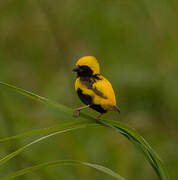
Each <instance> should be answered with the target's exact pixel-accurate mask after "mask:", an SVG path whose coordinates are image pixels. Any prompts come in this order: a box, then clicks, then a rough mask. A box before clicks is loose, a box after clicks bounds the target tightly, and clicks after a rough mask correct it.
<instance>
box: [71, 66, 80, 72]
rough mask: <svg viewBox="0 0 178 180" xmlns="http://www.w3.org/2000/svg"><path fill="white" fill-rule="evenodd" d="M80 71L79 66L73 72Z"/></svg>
mask: <svg viewBox="0 0 178 180" xmlns="http://www.w3.org/2000/svg"><path fill="white" fill-rule="evenodd" d="M79 70H80V67H79V66H76V67H74V69H72V71H74V72H78V71H79Z"/></svg>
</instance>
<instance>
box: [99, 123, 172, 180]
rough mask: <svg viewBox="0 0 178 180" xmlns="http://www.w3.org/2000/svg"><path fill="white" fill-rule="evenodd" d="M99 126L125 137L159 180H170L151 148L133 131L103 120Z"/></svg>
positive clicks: (127, 127)
mask: <svg viewBox="0 0 178 180" xmlns="http://www.w3.org/2000/svg"><path fill="white" fill-rule="evenodd" d="M100 124H102V125H103V126H106V127H108V128H111V129H114V130H115V131H119V132H120V133H121V134H123V135H124V136H125V137H127V138H128V139H129V140H130V141H131V142H132V143H133V144H134V145H135V146H136V147H137V148H138V149H139V150H140V151H141V152H142V153H143V154H144V156H145V158H146V159H147V160H148V162H149V163H150V165H151V166H152V167H153V169H154V170H155V172H156V173H157V175H158V177H159V179H160V180H170V177H169V174H168V171H167V169H166V167H165V166H164V164H163V162H162V161H161V159H160V157H159V156H158V154H157V153H156V152H155V151H154V150H153V149H152V148H151V146H150V145H149V144H148V142H147V141H146V140H145V139H144V138H143V137H142V136H141V135H140V134H139V133H138V132H137V131H136V130H134V129H132V128H130V127H129V126H127V125H125V124H122V123H120V122H116V121H111V120H104V121H101V122H100Z"/></svg>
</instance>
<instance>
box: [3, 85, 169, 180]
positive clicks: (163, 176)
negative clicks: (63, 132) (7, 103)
mask: <svg viewBox="0 0 178 180" xmlns="http://www.w3.org/2000/svg"><path fill="white" fill-rule="evenodd" d="M0 85H3V86H6V87H8V88H10V89H12V90H14V91H16V92H18V93H20V94H22V95H25V96H28V97H30V98H32V99H35V100H37V101H40V102H42V103H44V104H47V105H50V106H52V107H55V108H57V109H58V110H59V111H61V112H65V113H67V114H69V115H71V118H72V114H73V110H72V109H71V108H68V107H66V106H64V105H61V104H59V103H57V102H54V101H51V100H49V99H47V98H44V97H41V96H38V95H36V94H34V93H31V92H28V91H26V90H23V89H21V88H17V87H15V86H12V85H9V84H6V83H3V82H0ZM81 117H82V118H83V119H85V120H86V119H87V120H95V119H94V118H92V117H91V116H88V115H86V114H83V113H81ZM99 124H100V125H102V126H105V127H108V128H111V129H113V130H116V131H117V132H120V133H121V134H122V135H124V136H125V137H127V138H128V139H129V140H130V141H131V142H132V143H133V144H135V145H136V147H137V148H138V149H139V150H140V151H141V152H142V153H143V155H144V156H145V158H146V159H147V160H148V162H149V163H150V165H151V166H152V167H153V169H154V170H155V172H156V173H157V175H158V177H159V179H160V180H170V177H169V175H168V172H167V169H166V167H165V166H164V164H163V163H162V161H161V159H160V158H159V156H158V155H157V154H156V153H155V151H154V150H153V149H152V148H151V146H150V145H149V144H148V143H147V142H146V140H145V139H144V138H143V137H142V136H141V135H140V134H139V133H138V132H137V131H135V130H134V129H132V128H130V127H128V126H127V125H125V124H123V123H120V122H116V121H111V120H103V121H101V122H100V123H99ZM54 135H55V134H54ZM49 136H50V135H49ZM14 138H15V137H14ZM41 140H43V138H41ZM36 141H37V142H39V141H38V140H36ZM37 142H35V143H37ZM32 144H34V143H32ZM30 145H31V144H30ZM27 147H28V146H27ZM25 148H26V146H25ZM22 151H23V148H22ZM14 153H16V152H14ZM19 153H20V152H19ZM19 153H18V154H19ZM11 155H13V157H14V156H16V154H13V153H12V154H10V155H9V156H11ZM9 156H6V157H7V159H4V160H5V161H7V160H8V158H9ZM10 159H11V158H10ZM4 160H3V159H2V161H1V160H0V165H1V163H2V162H4Z"/></svg>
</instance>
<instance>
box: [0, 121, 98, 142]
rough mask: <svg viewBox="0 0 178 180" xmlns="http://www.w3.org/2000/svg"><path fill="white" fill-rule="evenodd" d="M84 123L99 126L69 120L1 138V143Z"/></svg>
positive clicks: (92, 124) (93, 124)
mask: <svg viewBox="0 0 178 180" xmlns="http://www.w3.org/2000/svg"><path fill="white" fill-rule="evenodd" d="M84 123H90V124H91V126H97V124H96V123H94V122H92V121H84V120H77V121H75V122H72V123H71V122H69V123H62V124H57V125H55V126H52V127H48V128H41V129H36V130H32V131H28V132H24V133H21V134H18V135H14V136H10V137H5V138H1V139H0V143H3V142H6V141H10V140H15V139H19V138H23V137H28V136H33V135H36V134H42V133H52V132H55V131H60V130H64V129H67V128H73V127H76V126H80V125H83V124H84Z"/></svg>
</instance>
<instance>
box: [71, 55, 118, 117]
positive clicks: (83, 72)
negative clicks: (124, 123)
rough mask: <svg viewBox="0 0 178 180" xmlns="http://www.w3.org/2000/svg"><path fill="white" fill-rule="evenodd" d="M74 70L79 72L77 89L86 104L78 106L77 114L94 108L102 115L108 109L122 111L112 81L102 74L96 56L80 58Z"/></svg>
mask: <svg viewBox="0 0 178 180" xmlns="http://www.w3.org/2000/svg"><path fill="white" fill-rule="evenodd" d="M73 71H75V72H77V79H76V81H75V90H76V91H77V94H78V96H79V98H80V100H81V101H82V102H83V103H84V104H86V106H84V107H80V108H77V109H76V111H77V116H80V110H82V109H85V108H88V107H90V108H92V109H94V110H96V111H98V112H100V115H99V116H98V117H97V120H100V117H101V115H102V114H103V113H106V112H107V111H117V112H120V110H119V108H118V107H117V106H116V98H115V94H114V90H113V88H112V85H111V83H110V82H109V81H108V80H107V79H106V78H105V77H103V76H102V75H101V74H100V66H99V63H98V61H97V59H96V58H95V57H94V56H84V57H82V58H80V59H79V60H78V61H77V63H76V66H75V67H74V69H73Z"/></svg>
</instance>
